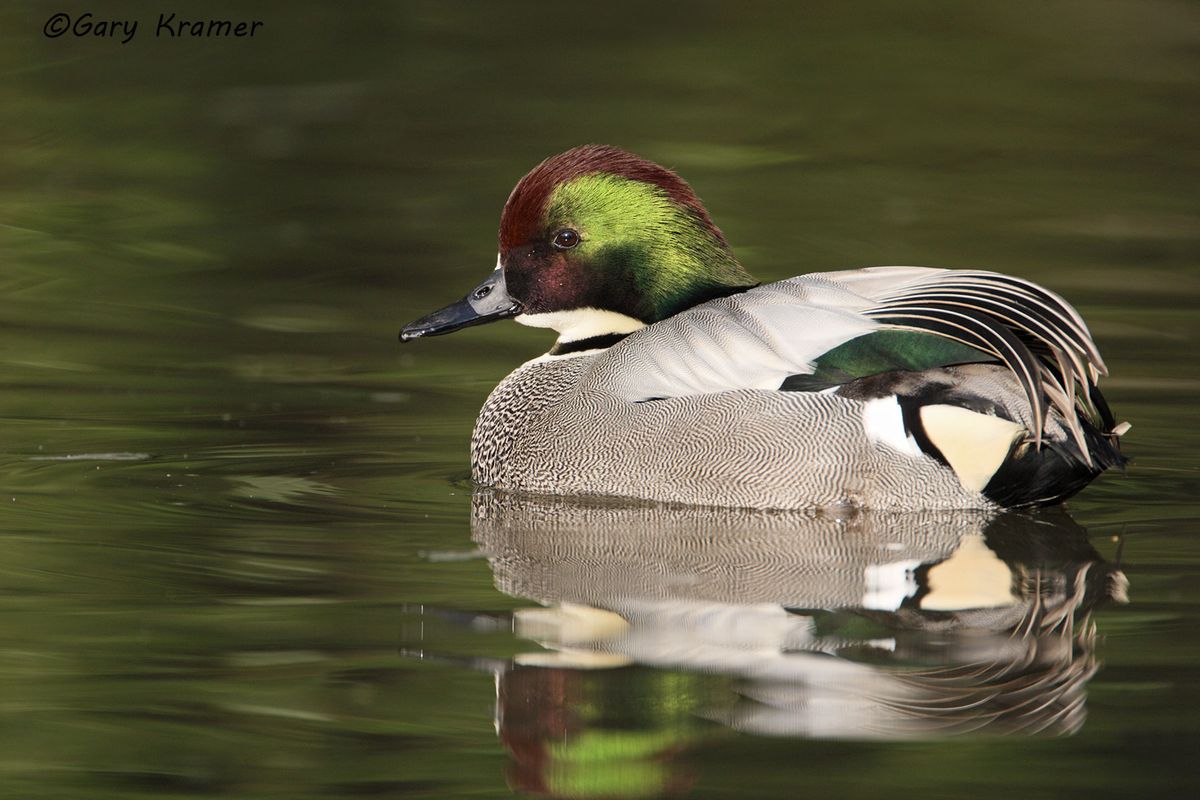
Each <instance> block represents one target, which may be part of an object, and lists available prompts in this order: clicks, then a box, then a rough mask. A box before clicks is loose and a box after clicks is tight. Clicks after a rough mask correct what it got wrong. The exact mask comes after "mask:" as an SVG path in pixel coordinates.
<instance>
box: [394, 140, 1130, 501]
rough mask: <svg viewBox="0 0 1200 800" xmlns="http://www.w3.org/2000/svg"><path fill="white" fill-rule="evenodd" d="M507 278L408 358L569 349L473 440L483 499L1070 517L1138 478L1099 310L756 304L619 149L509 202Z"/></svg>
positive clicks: (895, 278)
mask: <svg viewBox="0 0 1200 800" xmlns="http://www.w3.org/2000/svg"><path fill="white" fill-rule="evenodd" d="M498 245H499V246H498V254H497V259H496V264H495V267H494V269H493V270H492V271H491V273H490V274H489V275H488V276H487V277H486V278H485V279H484V280H483V281H482V282H481V283H480V284H479V285H478V286H476V287H475V288H474V289H472V290H471V291H470V292H468V293H467V295H466V297H464V298H463V299H462V300H459V301H458V302H455V303H452V304H451V305H448V306H446V307H445V308H442V309H440V310H437V311H434V312H433V313H431V314H428V315H426V316H424V317H421V318H420V319H417V320H415V321H413V322H411V323H409V324H408V325H405V326H404V327H403V329H402V330H401V332H400V339H401V341H402V342H411V341H413V340H416V339H420V338H423V337H427V336H437V335H443V334H447V333H451V332H453V331H457V330H461V329H463V328H466V327H469V326H474V325H480V324H485V323H490V322H494V321H497V320H503V319H512V320H514V321H515V322H517V323H520V324H523V325H527V326H531V327H535V328H546V329H550V330H553V331H554V332H556V333H557V338H556V340H555V342H554V344H553V346H552V347H551V348H550V350H549V351H548V352H546V353H545V354H544V355H542V356H539V357H537V358H534V359H532V360H531V361H528V362H527V363H525V364H523V365H521V366H519V367H518V368H517V369H516V370H514V371H513V372H512V373H510V374H509V375H508V376H507V377H506V378H504V379H503V380H502V381H501V382H500V383H499V385H497V386H496V388H495V389H494V390H493V391H492V392H491V394H490V395H489V396H488V398H487V399H486V401H485V402H484V404H483V407H482V409H481V411H480V413H479V416H478V419H477V420H476V423H475V428H474V432H473V434H472V437H471V475H472V480H473V481H474V483H475V484H476V485H478V486H482V487H490V488H492V489H498V490H503V491H510V492H518V493H530V494H538V495H571V496H576V495H583V496H600V497H603V496H609V497H621V498H627V499H631V500H634V501H649V502H652V503H661V504H684V505H701V506H718V507H737V508H751V509H764V510H766V509H814V510H815V509H828V508H845V507H851V508H872V509H891V510H924V509H967V508H1021V507H1034V506H1045V505H1050V504H1055V503H1059V502H1061V501H1062V500H1064V499H1066V498H1068V497H1070V496H1072V495H1074V494H1075V493H1077V492H1078V491H1080V490H1081V489H1083V488H1084V487H1085V486H1087V485H1088V484H1089V483H1090V482H1091V481H1092V480H1093V479H1094V478H1096V477H1097V476H1098V475H1100V474H1101V473H1102V472H1104V471H1105V470H1106V469H1108V468H1110V467H1119V468H1123V466H1124V464H1125V462H1126V460H1127V459H1126V458H1125V456H1123V455H1122V453H1121V450H1120V446H1119V441H1118V440H1119V437H1120V436H1122V435H1123V434H1124V433H1125V432H1126V431H1127V430H1128V428H1129V424H1128V423H1124V422H1122V423H1119V424H1118V423H1116V422H1115V419H1114V416H1113V414H1112V412H1111V410H1110V408H1109V406H1108V404H1107V402H1106V401H1105V399H1104V397H1103V395H1102V394H1101V393H1100V391H1099V388H1098V383H1099V380H1100V378H1101V377H1102V376H1105V375H1107V374H1108V370H1107V367H1106V366H1105V363H1104V361H1103V359H1102V358H1101V355H1100V352H1099V349H1098V348H1097V346H1096V343H1095V341H1094V340H1093V338H1092V335H1091V333H1090V331H1089V330H1088V327H1087V325H1086V324H1085V322H1084V320H1083V318H1082V317H1081V316H1080V315H1079V313H1078V312H1077V311H1076V310H1075V309H1074V308H1073V307H1072V306H1071V305H1070V304H1069V303H1068V302H1067V301H1066V300H1064V299H1063V298H1062V297H1061V296H1059V295H1058V294H1056V293H1055V292H1053V291H1051V290H1049V289H1047V288H1045V287H1042V286H1040V285H1038V284H1036V283H1034V282H1032V281H1030V280H1026V279H1024V278H1018V277H1013V276H1009V275H1005V274H1001V273H996V272H989V271H984V270H976V269H970V270H960V269H941V268H933V267H912V266H879V267H866V268H861V269H850V270H840V271H832V272H815V273H808V274H804V275H800V276H797V277H794V278H789V279H786V280H782V281H777V282H774V283H766V284H763V283H760V282H759V281H758V280H756V279H755V278H754V277H753V276H752V275H751V274H750V273H749V272H747V271H746V269H745V268H744V267H743V266H742V264H741V263H740V261H739V260H738V259H737V257H736V256H735V255H734V252H733V249H732V248H731V247H730V245H729V243H728V241H727V240H726V237H725V235H724V234H723V233H722V232H721V230H720V228H718V227H717V225H716V224H715V223H714V221H713V219H712V217H711V216H710V215H709V212H708V210H707V209H706V208H705V206H704V204H703V203H702V202H701V201H700V199H699V197H698V196H697V195H696V193H695V192H694V191H693V189H692V187H691V186H690V185H689V184H688V183H687V182H686V181H685V180H684V179H683V178H682V177H680V176H679V175H678V174H676V173H675V172H674V171H672V170H670V169H668V168H666V167H663V166H660V165H659V164H656V163H654V162H652V161H650V160H647V159H645V158H642V157H640V156H637V155H634V154H633V153H630V152H628V151H625V150H622V149H620V148H617V147H613V146H610V145H597V144H591V145H583V146H580V147H575V148H573V149H571V150H567V151H566V152H563V153H559V154H558V155H554V156H552V157H550V158H548V159H546V160H544V161H542V162H541V163H540V164H538V165H537V166H536V167H534V168H533V169H532V170H530V171H529V172H528V173H527V174H526V175H525V176H524V177H522V178H521V179H520V180H519V181H518V182H517V184H516V186H515V187H514V188H513V190H512V192H511V194H510V195H509V197H508V200H507V202H506V203H505V204H504V208H503V212H502V214H501V219H500V228H499V236H498Z"/></svg>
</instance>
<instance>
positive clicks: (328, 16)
mask: <svg viewBox="0 0 1200 800" xmlns="http://www.w3.org/2000/svg"><path fill="white" fill-rule="evenodd" d="M101 6H102V7H101ZM89 11H90V12H92V13H94V14H97V15H104V16H106V17H109V16H111V17H126V18H136V19H138V20H139V21H140V29H139V31H138V34H137V37H136V38H135V39H134V40H133V41H131V42H130V43H128V44H124V45H122V44H120V43H119V41H110V40H95V39H91V38H84V39H76V38H74V37H72V36H65V37H62V38H58V39H47V38H45V37H44V36H43V35H42V27H43V25H44V24H45V23H46V21H47V20H48V19H49V18H50V16H51V15H52V14H54V13H56V12H66V13H69V14H72V15H78V14H82V13H84V12H89ZM163 11H165V12H168V13H169V12H172V11H174V12H176V13H177V15H178V16H179V17H187V16H188V15H189V14H191V15H193V16H200V17H220V16H225V15H228V16H230V17H233V18H235V19H240V18H246V19H262V20H263V21H264V23H265V24H264V26H263V27H262V28H260V29H259V31H258V33H257V35H256V36H255V38H254V39H240V40H238V39H235V40H163V39H155V38H153V28H154V21H155V19H156V17H157V15H158V13H160V12H163ZM1198 32H1200V8H1198V7H1197V6H1196V5H1195V4H1193V3H1188V2H1166V1H1160V0H1155V1H1151V2H1146V1H1144V0H1142V1H1138V2H1107V1H1106V2H1036V3H927V2H916V3H904V4H893V3H882V2H881V3H875V2H868V3H855V4H838V3H823V4H811V5H805V4H792V3H787V4H784V3H779V4H768V3H749V4H734V3H728V4H716V3H702V4H692V5H682V4H680V5H676V4H657V3H648V2H640V3H630V4H622V3H616V4H596V5H592V6H578V7H577V6H573V5H568V4H545V5H534V4H523V3H483V2H480V3H446V2H430V3H347V4H340V5H335V4H324V3H297V2H287V3H275V4H247V3H236V4H235V3H226V4H203V5H199V4H187V3H177V4H174V5H159V4H154V3H120V2H116V3H104V4H99V3H96V4H94V5H86V4H80V3H74V2H71V3H41V2H36V3H30V2H16V3H9V4H6V5H5V6H4V7H3V8H2V9H0V75H2V76H3V80H0V296H2V297H3V301H2V302H0V326H2V328H0V330H2V335H0V422H2V423H3V424H2V427H0V431H2V433H0V492H2V493H0V509H2V511H0V548H2V552H3V554H4V555H3V558H2V559H0V703H2V704H3V714H2V715H0V753H2V754H3V755H2V756H0V794H4V795H5V796H13V797H28V798H34V797H82V796H88V797H182V796H197V795H199V796H208V795H214V796H215V795H222V796H230V797H247V798H249V797H255V798H260V797H326V796H340V795H346V796H351V795H358V796H369V795H372V794H374V795H377V796H429V797H441V796H446V795H448V794H452V793H461V794H470V795H471V796H481V797H482V796H504V795H506V794H507V792H508V790H507V788H506V784H505V778H504V768H505V763H506V755H505V751H504V748H503V747H502V746H501V744H500V743H499V742H498V741H497V739H496V736H495V733H494V731H493V729H492V719H491V715H492V700H493V686H492V681H491V678H490V677H489V676H487V675H485V674H481V673H478V672H472V671H470V670H467V669H459V668H456V667H453V666H447V665H442V664H436V663H431V662H428V661H426V662H421V661H414V660H411V659H404V658H401V656H400V654H399V653H398V646H399V643H400V642H401V640H402V638H403V635H404V634H403V630H404V626H405V625H406V624H408V623H407V622H406V620H409V619H410V618H411V613H412V609H413V608H414V607H415V606H418V605H420V604H432V605H437V606H440V607H443V608H451V609H473V610H484V611H502V610H504V609H508V608H511V607H513V606H516V605H520V604H521V601H520V600H516V599H513V598H508V597H506V596H504V595H502V594H500V593H498V592H497V591H496V590H495V589H494V588H493V587H492V580H491V575H490V573H489V570H488V568H487V564H486V562H484V561H481V560H466V561H452V562H446V561H441V560H436V559H433V560H431V559H430V558H429V557H428V553H429V552H430V551H466V550H469V549H470V548H471V540H470V530H469V525H468V516H469V488H468V487H467V486H466V484H465V483H464V480H465V476H466V471H467V454H466V441H467V437H468V435H469V431H470V427H471V424H472V422H473V420H474V415H475V412H476V411H477V409H478V407H479V405H480V403H481V402H482V400H483V398H484V396H485V395H486V392H487V391H488V390H489V389H490V387H492V386H493V385H495V383H496V382H497V381H498V380H499V379H500V378H501V377H502V376H503V375H504V374H505V373H506V372H507V371H508V370H510V369H511V368H512V367H514V366H515V365H516V364H518V363H520V362H521V361H523V360H525V359H527V358H530V357H532V356H534V355H536V354H538V353H539V352H542V351H543V350H544V349H545V348H546V347H548V345H549V341H548V340H547V337H546V334H545V332H539V331H532V330H523V329H519V328H518V326H515V325H511V324H507V323H505V324H502V325H495V326H491V327H488V328H477V329H473V330H470V331H466V332H463V333H460V334H457V335H455V336H453V337H449V338H446V339H439V340H430V341H427V342H426V341H422V342H419V343H417V344H415V345H409V346H406V347H404V348H401V347H400V346H399V345H398V344H397V343H396V341H395V337H396V331H397V330H398V328H399V326H400V325H401V324H402V323H403V322H406V321H408V320H409V319H411V318H413V317H416V316H418V315H420V314H422V313H424V312H426V311H428V310H431V309H432V308H434V307H438V306H440V305H443V304H444V303H446V302H448V301H450V300H453V299H456V298H458V297H459V296H461V294H462V293H463V292H464V291H465V290H466V289H467V288H469V287H471V286H473V285H474V284H475V283H476V282H477V281H478V280H479V279H480V278H481V277H482V276H483V275H484V274H485V273H486V272H487V271H488V270H490V269H491V267H492V265H493V264H494V260H495V229H496V223H497V219H498V214H499V210H500V207H501V205H502V203H503V201H504V198H505V197H506V196H507V193H508V191H509V189H510V188H511V186H512V184H513V183H514V182H515V181H516V180H517V179H518V178H519V177H520V176H521V175H522V174H523V173H524V172H525V171H526V170H527V169H528V168H529V167H531V166H532V165H533V164H534V163H536V162H537V161H538V160H540V159H541V158H544V157H545V156H547V155H550V154H552V153H554V152H557V151H559V150H562V149H566V148H567V147H570V146H573V145H576V144H580V143H583V142H588V141H597V142H608V143H612V144H617V145H621V146H624V147H626V148H629V149H632V150H634V151H636V152H638V153H640V154H643V155H645V156H647V157H650V158H653V159H655V160H658V161H661V162H662V163H665V164H667V165H669V166H671V167H673V168H675V169H677V170H678V171H680V172H681V173H682V174H683V175H684V176H685V177H687V178H688V179H689V180H690V181H691V183H692V184H693V186H694V187H695V188H696V190H697V191H698V193H699V194H700V196H701V197H702V198H703V199H704V200H705V201H706V203H707V204H708V206H709V208H710V210H711V211H712V213H713V215H714V217H715V218H716V220H717V222H718V224H720V225H721V226H722V228H723V229H724V230H725V232H726V234H727V235H728V237H729V239H730V241H731V242H732V244H733V246H734V247H735V249H736V251H737V252H738V254H739V255H740V256H741V258H742V260H743V262H744V263H745V265H746V266H747V267H748V268H749V269H750V271H751V272H753V273H755V274H756V275H757V276H758V277H759V278H761V279H763V280H772V279H778V278H783V277H787V276H791V275H794V274H797V273H801V272H806V271H814V270H822V269H843V268H851V267H856V266H865V265H870V264H898V263H902V264H926V265H932V266H959V267H977V268H989V269H996V270H1001V271H1006V272H1011V273H1014V274H1018V275H1023V276H1026V277H1030V278H1034V279H1036V280H1039V281H1041V282H1043V283H1045V284H1046V285H1048V286H1050V287H1051V288H1054V289H1056V290H1058V291H1060V292H1061V293H1063V294H1064V295H1066V296H1067V297H1068V298H1070V299H1071V300H1072V301H1073V302H1074V303H1076V304H1077V306H1078V307H1079V308H1080V310H1081V311H1082V313H1083V314H1084V316H1085V317H1086V318H1087V319H1088V320H1089V322H1090V324H1091V325H1092V330H1093V332H1094V333H1095V336H1096V339H1097V340H1098V341H1099V343H1100V346H1101V348H1102V350H1103V352H1104V354H1105V356H1106V359H1107V361H1108V364H1109V366H1110V368H1111V370H1112V378H1111V379H1109V380H1107V381H1106V382H1105V383H1104V387H1105V391H1106V392H1107V394H1108V396H1109V398H1110V400H1111V401H1112V404H1113V406H1114V408H1115V410H1116V412H1117V415H1118V418H1119V419H1128V420H1130V421H1131V422H1132V423H1133V430H1132V432H1131V433H1130V435H1129V436H1128V437H1127V438H1126V441H1125V443H1126V449H1127V451H1128V452H1129V453H1130V454H1131V455H1132V456H1133V457H1134V458H1135V462H1134V464H1133V466H1132V467H1131V469H1130V470H1129V472H1128V474H1127V475H1126V476H1124V477H1122V476H1119V475H1112V476H1106V477H1105V478H1103V479H1101V480H1100V481H1099V482H1098V484H1097V485H1095V486H1093V487H1092V488H1091V489H1089V490H1088V491H1086V492H1085V493H1084V494H1083V495H1082V496H1081V497H1080V498H1078V499H1077V500H1076V501H1074V502H1073V503H1072V512H1073V513H1074V515H1075V517H1076V519H1077V520H1078V521H1079V522H1081V523H1082V524H1084V525H1086V526H1087V527H1089V529H1090V530H1091V531H1092V534H1093V537H1094V544H1095V545H1096V547H1097V548H1098V549H1099V550H1100V551H1101V552H1102V553H1103V554H1104V555H1105V556H1106V557H1108V558H1110V559H1111V558H1114V557H1115V551H1116V544H1115V543H1114V542H1113V541H1112V537H1114V536H1117V535H1123V536H1124V539H1125V544H1124V550H1123V559H1124V561H1123V563H1124V566H1125V570H1126V572H1127V574H1128V576H1129V579H1130V584H1131V587H1130V595H1131V599H1132V603H1131V604H1130V605H1128V606H1123V607H1119V608H1115V609H1110V610H1106V611H1103V612H1101V613H1100V615H1099V617H1098V621H1099V629H1100V633H1101V636H1102V642H1101V645H1100V651H1099V656H1100V658H1101V660H1102V661H1103V663H1104V667H1103V670H1102V671H1101V673H1100V674H1099V675H1098V676H1097V677H1096V678H1095V679H1093V681H1092V683H1091V692H1090V697H1089V710H1090V715H1091V716H1090V719H1089V721H1088V722H1087V724H1086V726H1085V727H1084V729H1083V731H1082V732H1081V733H1080V734H1079V735H1077V736H1075V737H1071V738H1068V739H1061V740H1058V739H1053V740H1046V739H1037V738H1033V739H1025V738H1021V739H1004V740H999V739H983V740H977V739H971V738H967V739H954V740H945V741H934V742H925V743H908V744H887V743H838V742H821V741H806V740H787V739H782V740H777V739H762V738H754V737H748V736H745V737H742V736H734V735H726V736H723V737H720V738H717V739H715V740H712V741H709V742H708V743H705V744H702V745H697V747H696V749H694V750H693V751H692V752H690V753H688V754H686V755H685V756H683V758H685V759H687V760H689V763H693V764H694V765H695V771H696V773H697V775H698V776H699V777H698V778H697V779H696V782H695V784H694V785H693V787H692V791H693V793H694V795H695V796H697V797H714V796H729V797H741V796H747V795H746V793H747V791H748V790H747V786H753V787H754V790H753V792H752V794H755V795H760V796H778V797H796V796H810V795H811V796H821V797H828V796H861V797H873V796H879V795H881V794H883V793H885V792H886V793H892V792H893V791H895V792H899V793H901V794H915V793H920V794H921V795H923V796H930V797H962V796H967V795H970V796H974V797H980V798H982V797H1001V796H1003V797H1012V796H1014V795H1019V796H1023V797H1031V798H1034V797H1036V798H1041V797H1060V796H1067V795H1071V796H1078V795H1080V794H1082V793H1083V792H1085V791H1086V792H1088V793H1090V794H1093V795H1096V796H1123V797H1128V796H1149V795H1163V796H1179V795H1180V794H1181V793H1186V791H1185V787H1186V788H1187V789H1190V790H1194V789H1195V778H1194V775H1195V764H1194V753H1195V752H1196V748H1197V736H1196V734H1197V716H1196V712H1195V708H1196V703H1197V699H1198V698H1197V692H1196V686H1197V681H1196V673H1195V666H1194V665H1195V664H1196V663H1197V660H1198V659H1200V637H1198V636H1197V633H1196V631H1197V630H1200V626H1198V625H1197V622H1198V621H1200V620H1198V617H1200V615H1198V613H1197V593H1196V587H1197V576H1198V571H1197V564H1198V560H1200V544H1198V541H1197V537H1196V521H1197V517H1198V514H1197V506H1196V494H1197V468H1196V464H1195V458H1194V453H1195V451H1196V449H1197V447H1198V446H1200V435H1198V434H1197V421H1198V417H1197V413H1196V409H1195V400H1196V396H1197V391H1198V389H1200V375H1198V374H1197V369H1196V346H1197V327H1198V326H1197V312H1196V304H1197V300H1198V298H1200V272H1198V270H1197V265H1198V256H1200V225H1198V221H1200V216H1198V214H1200V209H1198V208H1197V183H1198V179H1200V174H1198V173H1200V170H1198V169H1197V166H1198V161H1200V155H1198V152H1200V151H1198V150H1197V139H1198V138H1200V137H1198V134H1197V130H1198V125H1197V122H1198V119H1197V112H1196V109H1197V107H1198V106H1197V102H1198V101H1200V34H1198ZM114 454H125V455H123V456H121V458H115V457H114ZM66 456H84V457H83V458H75V459H70V460H64V457H66ZM122 459H124V460H122ZM446 636H447V642H446V646H447V647H451V648H453V647H455V646H461V647H467V646H468V643H466V642H465V641H464V642H462V643H460V642H457V640H456V638H455V635H453V634H450V633H447V634H446ZM469 645H470V646H471V647H474V648H476V649H477V650H480V651H481V652H483V653H484V654H489V655H495V656H504V655H508V654H510V653H511V652H513V651H514V648H517V647H518V645H516V644H515V643H514V642H512V641H511V637H507V638H506V637H497V638H495V639H494V640H490V639H489V640H486V641H480V640H478V639H477V637H476V638H471V639H470V641H469ZM1189 784H1190V786H1189Z"/></svg>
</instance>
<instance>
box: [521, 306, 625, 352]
mask: <svg viewBox="0 0 1200 800" xmlns="http://www.w3.org/2000/svg"><path fill="white" fill-rule="evenodd" d="M515 321H516V322H519V323H521V324H522V325H529V326H530V327H533V328H553V329H554V330H556V331H558V341H556V342H555V343H554V347H553V348H551V350H550V353H549V355H552V356H558V355H567V354H569V353H578V352H582V351H584V350H597V349H601V348H606V347H611V346H612V345H614V344H616V343H617V342H619V341H621V340H622V339H624V338H625V337H626V336H628V335H629V334H631V333H633V332H634V331H636V330H640V329H641V328H644V327H646V323H644V322H642V321H641V320H640V319H634V318H633V317H630V316H626V315H625V314H619V313H617V312H615V311H603V310H601V309H598V308H574V309H571V310H570V311H552V312H549V313H546V314H521V315H520V316H518V317H516V318H515Z"/></svg>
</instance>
